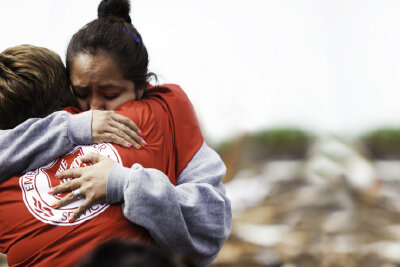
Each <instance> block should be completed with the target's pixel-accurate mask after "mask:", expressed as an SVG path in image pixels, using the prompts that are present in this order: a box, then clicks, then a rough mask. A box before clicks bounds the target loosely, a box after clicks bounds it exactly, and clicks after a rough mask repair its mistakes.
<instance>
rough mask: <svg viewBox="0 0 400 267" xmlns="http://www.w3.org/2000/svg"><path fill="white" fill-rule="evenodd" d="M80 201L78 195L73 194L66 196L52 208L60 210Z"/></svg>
mask: <svg viewBox="0 0 400 267" xmlns="http://www.w3.org/2000/svg"><path fill="white" fill-rule="evenodd" d="M77 200H79V199H78V198H77V197H76V195H75V194H74V193H73V192H71V193H69V194H68V195H66V196H65V197H63V198H62V199H60V200H59V201H57V202H56V203H54V204H53V205H51V207H52V208H55V209H58V208H61V207H64V206H66V205H68V204H69V203H72V202H74V201H77Z"/></svg>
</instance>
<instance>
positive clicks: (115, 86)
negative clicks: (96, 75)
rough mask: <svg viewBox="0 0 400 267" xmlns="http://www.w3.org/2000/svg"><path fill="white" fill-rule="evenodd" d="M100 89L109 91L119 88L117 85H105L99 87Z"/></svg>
mask: <svg viewBox="0 0 400 267" xmlns="http://www.w3.org/2000/svg"><path fill="white" fill-rule="evenodd" d="M98 87H99V88H100V89H107V88H117V87H119V86H117V85H115V84H105V85H99V86H98Z"/></svg>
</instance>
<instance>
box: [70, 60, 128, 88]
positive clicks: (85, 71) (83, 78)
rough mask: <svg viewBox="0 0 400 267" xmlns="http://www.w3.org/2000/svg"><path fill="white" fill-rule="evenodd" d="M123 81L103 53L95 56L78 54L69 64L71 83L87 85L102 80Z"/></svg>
mask: <svg viewBox="0 0 400 267" xmlns="http://www.w3.org/2000/svg"><path fill="white" fill-rule="evenodd" d="M118 79H123V77H122V73H121V72H120V71H119V68H118V66H117V64H116V63H115V62H114V60H113V59H112V58H111V57H109V56H107V55H106V54H104V53H99V54H96V55H90V54H83V53H80V54H78V55H76V56H75V57H74V58H73V60H72V64H71V82H72V83H73V84H74V85H75V83H79V84H87V83H89V82H98V81H104V80H118Z"/></svg>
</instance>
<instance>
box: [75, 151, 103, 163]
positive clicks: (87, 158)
mask: <svg viewBox="0 0 400 267" xmlns="http://www.w3.org/2000/svg"><path fill="white" fill-rule="evenodd" d="M103 157H104V156H102V155H100V154H96V153H93V152H92V153H89V154H87V155H83V156H80V157H79V158H80V160H81V161H82V162H84V163H92V164H96V163H98V162H99V161H100V160H101V159H102V158H103Z"/></svg>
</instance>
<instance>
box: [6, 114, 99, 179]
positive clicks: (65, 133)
mask: <svg viewBox="0 0 400 267" xmlns="http://www.w3.org/2000/svg"><path fill="white" fill-rule="evenodd" d="M91 124H92V112H91V111H87V112H83V113H80V114H77V115H71V114H70V113H68V112H66V111H58V112H55V113H52V114H50V115H49V116H47V117H46V118H34V119H29V120H27V121H25V122H24V123H22V124H20V125H18V126H17V127H15V128H14V129H10V130H0V182H2V181H4V180H6V179H8V178H9V177H11V176H13V175H18V174H21V173H25V172H27V171H30V170H34V169H36V168H39V167H40V166H43V165H44V164H47V163H48V162H50V161H52V160H54V159H56V158H57V157H59V156H62V155H64V154H65V153H68V152H69V151H70V150H71V149H73V148H74V146H75V145H78V144H80V145H87V144H92V130H91Z"/></svg>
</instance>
